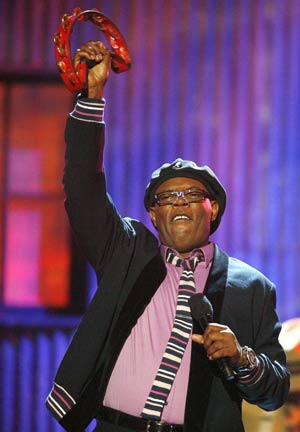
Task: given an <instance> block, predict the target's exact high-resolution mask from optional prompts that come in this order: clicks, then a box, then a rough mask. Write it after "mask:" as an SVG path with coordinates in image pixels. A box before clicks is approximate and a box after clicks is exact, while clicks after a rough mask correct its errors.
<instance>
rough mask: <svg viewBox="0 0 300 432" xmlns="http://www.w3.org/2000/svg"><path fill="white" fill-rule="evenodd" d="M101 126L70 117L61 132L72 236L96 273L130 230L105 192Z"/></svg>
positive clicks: (67, 208) (103, 128) (127, 235)
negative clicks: (101, 165) (64, 147)
mask: <svg viewBox="0 0 300 432" xmlns="http://www.w3.org/2000/svg"><path fill="white" fill-rule="evenodd" d="M104 137H105V126H104V124H100V123H93V122H84V121H80V120H77V119H75V118H73V117H71V116H69V117H68V119H67V124H66V130H65V141H66V154H65V170H64V177H63V186H64V191H65V195H66V200H65V207H66V211H67V213H68V217H69V220H70V224H71V227H72V230H73V232H74V234H75V237H76V239H77V241H78V243H79V245H80V247H81V249H82V251H83V253H84V255H85V256H86V257H87V259H88V260H89V262H90V263H91V265H92V266H93V267H94V268H95V270H96V271H97V272H99V274H101V272H102V271H103V269H104V268H105V263H107V262H108V260H109V259H110V257H111V255H112V253H113V251H114V249H115V248H116V247H117V245H118V247H120V248H122V247H126V245H127V244H128V242H129V241H130V239H131V238H132V236H133V235H134V230H133V228H132V224H131V223H130V222H129V220H128V219H126V218H124V219H123V218H121V217H120V215H119V213H118V211H117V209H116V208H115V206H114V204H113V202H112V200H111V198H110V197H109V195H108V194H107V192H106V182H105V176H104V173H103V172H101V170H100V168H99V166H98V165H99V160H102V159H103V155H102V152H103V148H104Z"/></svg>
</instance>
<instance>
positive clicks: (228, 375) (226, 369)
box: [198, 314, 235, 381]
mask: <svg viewBox="0 0 300 432" xmlns="http://www.w3.org/2000/svg"><path fill="white" fill-rule="evenodd" d="M212 322H213V316H212V315H211V314H205V315H202V316H201V317H200V318H199V320H198V323H199V325H200V328H201V330H202V331H203V332H204V331H205V329H206V327H207V326H208V324H209V323H212ZM215 361H216V363H217V365H218V367H219V369H220V371H221V372H222V374H223V376H224V378H225V379H226V381H232V380H234V378H235V376H234V373H233V370H232V367H231V365H230V363H229V359H228V357H221V358H219V359H217V360H215Z"/></svg>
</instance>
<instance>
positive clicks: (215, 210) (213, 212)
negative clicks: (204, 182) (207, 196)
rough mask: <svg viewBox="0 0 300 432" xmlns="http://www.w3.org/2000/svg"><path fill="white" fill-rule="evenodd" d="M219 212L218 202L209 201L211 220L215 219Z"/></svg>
mask: <svg viewBox="0 0 300 432" xmlns="http://www.w3.org/2000/svg"><path fill="white" fill-rule="evenodd" d="M218 213H219V203H218V201H211V218H210V220H211V222H213V221H215V220H216V219H217V217H218Z"/></svg>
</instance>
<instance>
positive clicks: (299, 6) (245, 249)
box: [0, 0, 300, 432]
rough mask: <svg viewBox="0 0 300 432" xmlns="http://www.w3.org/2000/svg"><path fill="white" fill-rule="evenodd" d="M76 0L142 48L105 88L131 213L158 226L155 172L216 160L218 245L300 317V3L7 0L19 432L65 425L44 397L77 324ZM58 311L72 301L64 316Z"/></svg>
mask: <svg viewBox="0 0 300 432" xmlns="http://www.w3.org/2000/svg"><path fill="white" fill-rule="evenodd" d="M75 6H81V7H82V8H83V9H89V8H92V7H97V8H99V9H100V10H101V11H102V12H103V13H105V14H106V15H108V16H109V17H110V18H111V19H112V20H113V21H115V22H116V24H117V25H118V27H119V28H120V30H121V31H122V33H123V35H124V36H125V38H126V40H127V43H128V46H129V49H130V52H131V55H132V69H131V70H130V71H129V72H127V73H124V74H121V75H116V74H113V73H112V74H111V78H110V80H109V83H108V84H107V89H106V94H105V96H106V100H107V108H106V117H105V119H106V125H107V132H106V138H107V142H106V153H105V169H106V172H107V177H108V188H109V191H110V193H111V195H112V196H113V198H114V200H115V202H116V204H117V206H118V208H119V210H120V213H121V214H122V215H130V216H132V217H135V218H137V219H140V220H142V221H144V222H145V223H146V224H147V225H148V226H149V228H151V225H150V223H149V221H148V215H147V214H146V212H145V210H144V209H143V205H142V201H143V194H144V190H145V186H146V184H147V182H148V180H149V178H150V175H151V172H152V171H153V170H154V169H156V168H157V167H158V166H160V165H161V164H162V163H164V162H166V161H172V160H174V159H175V158H176V157H182V158H187V159H193V160H195V161H196V162H197V163H198V164H200V165H204V164H207V165H209V166H211V167H212V168H213V169H214V170H215V172H216V173H217V175H218V176H219V178H220V179H221V181H222V182H223V184H224V186H225V188H226V190H227V193H228V204H227V209H226V213H225V215H224V217H223V221H222V224H221V226H220V228H219V230H218V231H217V233H216V234H215V235H214V237H213V240H214V241H216V242H217V243H218V245H219V246H220V247H221V248H222V249H224V250H225V251H227V252H228V253H229V254H231V255H233V256H235V257H237V258H240V259H242V260H246V261H247V262H248V263H249V264H252V265H254V266H256V267H257V268H258V269H260V270H261V271H262V272H264V273H265V274H266V275H267V276H268V277H269V278H270V279H272V280H273V281H274V282H275V284H276V286H277V299H278V312H279V316H280V318H281V320H287V319H289V318H292V317H296V316H300V296H299V280H300V265H299V260H300V223H299V219H300V182H299V172H300V145H299V140H300V122H299V114H300V113H299V106H300V81H299V76H300V58H299V56H300V42H299V41H300V29H299V22H300V2H299V1H298V0H288V1H285V2H284V1H282V0H151V1H148V0H111V1H104V0H102V1H81V2H80V1H75V0H65V1H61V0H51V2H49V1H46V0H40V1H33V0H32V1H30V0H10V1H8V0H2V1H1V2H0V28H1V38H0V78H1V82H0V113H1V118H0V122H1V128H0V150H1V151H0V180H1V184H0V195H1V196H0V200H1V201H0V223H1V229H0V243H1V244H0V281H1V287H0V299H1V301H2V306H1V309H0V313H1V319H0V323H1V329H2V333H1V334H2V339H1V358H0V362H1V363H0V387H1V392H0V394H1V400H0V429H1V430H3V431H5V432H21V431H22V432H29V431H30V432H34V431H43V432H54V431H55V432H58V431H60V430H61V428H60V427H59V426H57V425H56V424H55V422H54V421H53V420H52V419H51V418H50V416H49V415H48V414H47V413H46V411H45V410H44V407H43V401H44V399H45V397H46V394H47V392H48V390H49V389H50V386H51V380H52V378H53V375H54V371H55V369H56V366H57V364H58V363H59V360H60V359H61V356H62V354H63V352H64V349H65V347H66V345H67V343H68V340H69V337H70V334H71V333H72V331H73V329H74V326H75V323H76V322H77V320H78V318H77V317H76V316H75V317H72V318H68V316H66V314H64V313H63V311H64V308H65V307H66V306H67V305H68V301H69V297H68V275H69V274H70V271H71V267H72V264H71V261H72V256H71V248H70V246H69V240H68V239H69V230H68V223H67V220H66V218H65V216H64V212H63V205H62V203H63V194H62V191H61V185H60V181H61V180H60V179H61V175H62V172H61V171H62V164H63V146H64V144H63V128H64V117H65V115H66V114H67V112H69V110H70V109H71V107H72V105H73V97H72V95H71V94H68V93H67V90H66V89H65V88H64V86H63V84H62V83H61V82H60V81H59V78H58V75H57V70H56V65H55V62H54V56H53V42H52V40H53V34H54V33H55V31H56V30H57V27H58V24H59V21H60V18H61V16H62V15H63V13H65V12H68V13H72V11H73V9H74V7H75ZM94 38H98V39H99V38H100V39H102V40H103V37H102V35H101V34H100V32H99V31H97V30H95V28H93V26H92V25H91V24H88V23H87V24H78V25H77V28H76V29H75V30H74V33H73V36H72V49H73V50H74V49H76V48H77V47H78V46H80V44H81V43H83V42H85V41H87V40H89V39H94ZM89 280H90V287H89V291H90V292H92V291H93V290H94V288H95V287H94V281H93V277H92V276H91V277H90V279H89ZM60 284H61V285H60ZM58 287H60V288H59V289H58ZM49 306H51V307H53V306H55V307H57V312H56V313H54V314H53V313H52V315H51V316H49V313H48V312H47V310H46V309H45V308H46V307H49ZM12 307H13V309H12ZM29 307H30V309H28V308H29ZM241 307H242V305H241Z"/></svg>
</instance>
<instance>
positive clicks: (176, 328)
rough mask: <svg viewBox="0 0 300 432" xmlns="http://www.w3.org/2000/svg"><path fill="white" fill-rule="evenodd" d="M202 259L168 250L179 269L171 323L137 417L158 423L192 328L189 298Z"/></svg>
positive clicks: (170, 258) (168, 255) (193, 291)
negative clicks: (160, 357) (180, 272)
mask: <svg viewBox="0 0 300 432" xmlns="http://www.w3.org/2000/svg"><path fill="white" fill-rule="evenodd" d="M202 259H203V258H202V256H196V257H194V258H192V259H189V260H184V259H181V258H179V257H178V256H176V255H175V254H174V253H173V252H171V251H168V254H167V262H168V263H170V264H173V265H175V266H176V267H182V268H183V272H182V274H181V277H180V281H179V287H178V297H177V305H176V313H175V318H174V324H173V328H172V331H171V335H170V338H169V341H168V343H167V346H166V349H165V353H164V355H163V357H162V360H161V363H160V366H159V369H158V371H157V374H156V377H155V379H154V381H153V384H152V388H151V390H150V393H149V395H148V398H147V400H146V403H145V406H144V409H143V411H142V413H141V416H142V417H144V418H147V419H153V420H160V418H161V414H162V411H163V408H164V406H165V404H166V401H167V398H168V396H169V393H170V391H171V388H172V385H173V382H174V380H175V376H176V373H177V371H178V369H179V367H180V364H181V360H182V358H183V355H184V352H185V349H186V346H187V344H188V341H189V337H190V334H191V330H192V327H193V319H192V316H191V311H190V306H189V298H190V297H191V296H192V295H193V294H195V280H194V270H195V268H196V266H197V264H198V262H199V261H201V260H202Z"/></svg>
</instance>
